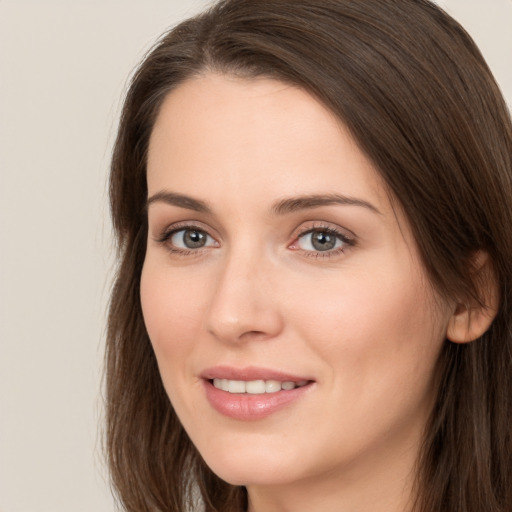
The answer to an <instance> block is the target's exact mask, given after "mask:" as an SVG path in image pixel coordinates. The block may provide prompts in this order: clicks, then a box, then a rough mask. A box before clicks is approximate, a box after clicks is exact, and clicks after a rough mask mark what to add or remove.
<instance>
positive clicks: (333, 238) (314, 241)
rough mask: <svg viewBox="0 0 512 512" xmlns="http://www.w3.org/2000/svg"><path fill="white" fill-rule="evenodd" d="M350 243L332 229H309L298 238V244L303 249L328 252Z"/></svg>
mask: <svg viewBox="0 0 512 512" xmlns="http://www.w3.org/2000/svg"><path fill="white" fill-rule="evenodd" d="M346 243H348V240H347V239H346V238H345V237H344V236H342V235H340V234H338V233H335V232H333V231H330V230H326V229H323V230H320V229H318V230H314V231H308V232H307V233H304V234H303V235H301V236H299V238H298V239H297V246H298V247H299V248H300V249H302V250H303V251H315V252H327V251H332V250H334V249H339V248H341V247H342V246H343V245H345V244H346Z"/></svg>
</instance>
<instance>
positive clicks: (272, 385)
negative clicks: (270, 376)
mask: <svg viewBox="0 0 512 512" xmlns="http://www.w3.org/2000/svg"><path fill="white" fill-rule="evenodd" d="M277 391H281V383H280V382H279V381H278V380H267V381H266V382H265V393H276V392H277Z"/></svg>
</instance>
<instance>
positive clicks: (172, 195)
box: [146, 190, 381, 215]
mask: <svg viewBox="0 0 512 512" xmlns="http://www.w3.org/2000/svg"><path fill="white" fill-rule="evenodd" d="M157 202H163V203H166V204H169V205H172V206H178V207H179V208H184V209H187V210H193V211H196V212H200V213H207V214H211V213H212V209H211V208H210V207H209V206H208V205H207V204H206V203H205V202H204V201H201V200H200V199H194V198H193V197H190V196H187V195H185V194H178V193H176V192H168V191H165V190H162V191H160V192H157V193H156V194H153V195H152V196H151V197H149V198H148V200H147V202H146V209H147V208H149V206H150V205H151V204H153V203H157ZM335 204H340V205H343V206H359V207H362V208H366V209H368V210H370V211H371V212H373V213H376V214H379V215H381V212H380V211H379V210H378V209H377V208H376V207H375V206H374V205H373V204H371V203H369V202H368V201H364V200H362V199H358V198H356V197H350V196H344V195H340V194H327V195H322V194H312V195H305V196H298V197H290V198H286V199H281V200H280V201H278V202H277V203H275V204H274V205H273V206H272V208H271V211H272V213H274V214H276V215H285V214H288V213H293V212H296V211H300V210H308V209H311V208H319V207H321V206H330V205H335Z"/></svg>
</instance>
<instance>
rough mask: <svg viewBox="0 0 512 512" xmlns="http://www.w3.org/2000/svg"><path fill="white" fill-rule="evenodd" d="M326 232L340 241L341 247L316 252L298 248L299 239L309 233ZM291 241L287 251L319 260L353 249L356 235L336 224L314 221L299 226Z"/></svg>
mask: <svg viewBox="0 0 512 512" xmlns="http://www.w3.org/2000/svg"><path fill="white" fill-rule="evenodd" d="M322 231H324V232H326V233H330V234H332V235H334V236H335V237H336V238H338V239H339V240H341V242H342V246H340V247H335V248H332V249H329V250H326V251H317V250H308V249H303V248H301V247H299V246H298V242H299V240H300V239H301V238H303V237H305V236H307V235H308V234H310V233H315V232H322ZM292 238H293V241H292V243H291V244H289V245H288V248H289V249H292V250H295V251H298V252H299V251H300V252H302V253H303V254H304V255H305V256H314V257H321V258H327V257H331V256H336V255H338V254H341V253H344V252H345V251H347V249H348V248H350V247H353V246H355V245H356V243H357V237H356V235H355V234H354V233H353V232H352V231H350V230H349V229H346V228H343V227H341V226H339V225H337V224H332V223H330V222H321V221H314V222H311V223H305V224H301V226H299V228H297V229H296V230H295V231H294V234H293V237H292Z"/></svg>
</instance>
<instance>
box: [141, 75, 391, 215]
mask: <svg viewBox="0 0 512 512" xmlns="http://www.w3.org/2000/svg"><path fill="white" fill-rule="evenodd" d="M219 181H221V182H222V184H223V185H224V190H228V189H230V190H231V191H235V192H236V195H237V196H238V197H242V196H243V195H244V193H245V191H248V192H251V193H253V194H254V193H256V192H259V193H260V195H261V197H268V198H278V197H279V196H280V195H286V196H290V195H294V194H325V193H328V192H330V191H334V192H337V193H343V194H346V195H351V196H368V195H370V196H372V197H373V200H374V201H378V202H379V204H380V208H379V209H381V208H384V209H388V208H389V200H388V193H387V191H386V189H385V186H384V184H383V181H382V179H381V177H380V175H379V174H378V173H377V171H376V170H375V168H374V166H373V164H372V162H371V161H370V160H369V159H368V158H367V157H366V155H365V154H364V153H363V152H362V151H361V150H360V149H359V147H358V145H357V143H356V142H355V141H354V139H353V137H352V136H351V135H350V133H349V132H348V130H347V129H346V127H345V126H344V125H343V123H342V122H341V121H340V120H339V119H338V118H337V117H336V116H335V115H334V114H333V113H332V112H331V111H330V110H328V109H327V108H326V107H324V106H323V105H322V104H321V103H320V102H319V101H317V100H316V99H315V98H314V97H313V96H311V95H310V94H308V93H307V92H306V91H304V90H303V89H301V88H298V87H295V86H292V85H289V84H285V83H282V82H279V81H276V80H272V79H267V78H259V79H250V80H247V79H240V78H236V77H232V76H225V75H215V74H207V75H204V76H201V77H199V78H194V79H192V80H189V81H187V82H185V83H183V84H181V85H180V86H178V87H177V88H176V89H175V90H174V91H172V92H171V93H170V94H169V95H168V96H167V98H166V99H165V101H164V103H163V105H162V107H161V110H160V112H159V115H158V117H157V120H156V123H155V126H154V129H153V132H152V135H151V139H150V145H149V154H148V187H149V194H150V195H151V194H154V193H156V192H158V191H159V190H161V189H167V188H172V189H177V191H179V192H180V193H186V194H190V195H198V194H199V195H201V196H203V197H206V198H208V197H211V196H213V195H214V193H215V191H216V190H217V188H216V187H213V186H212V185H213V184H218V183H219ZM213 199H214V198H213ZM230 199H233V198H232V197H231V198H230Z"/></svg>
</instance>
